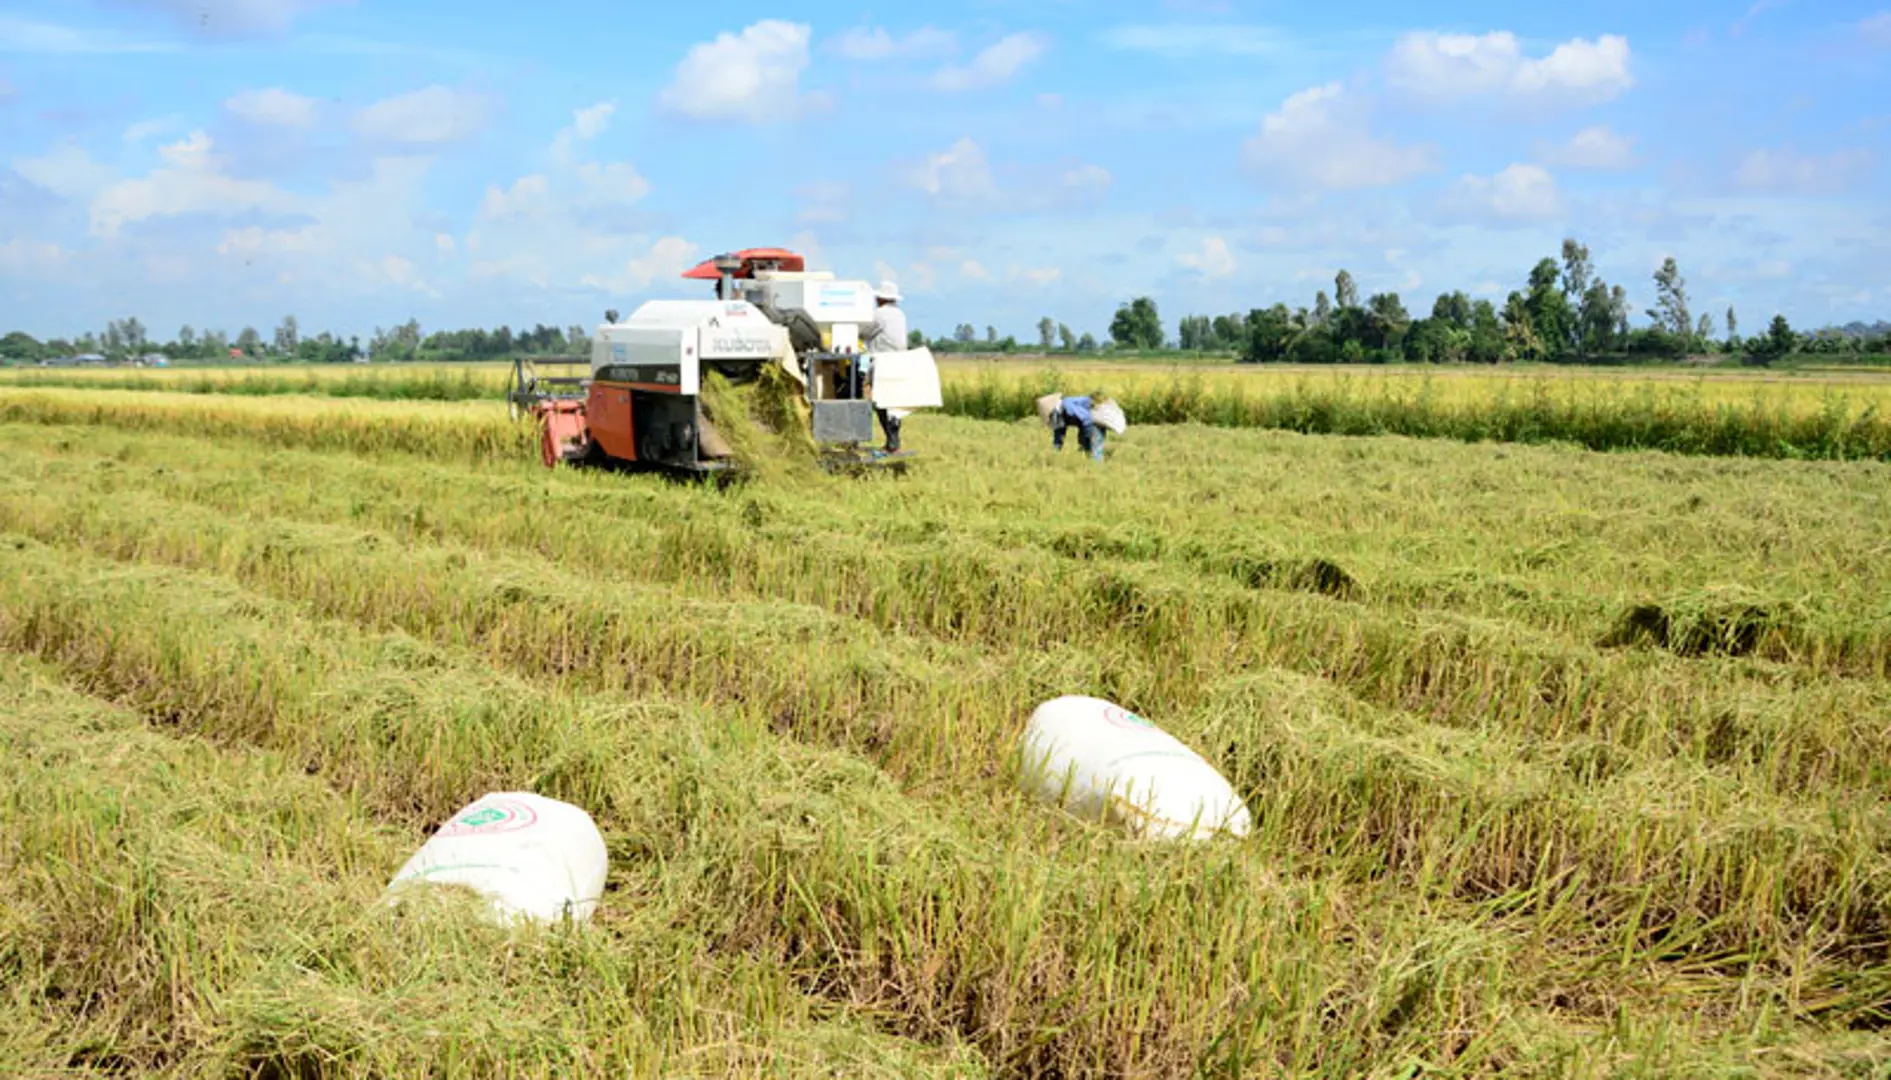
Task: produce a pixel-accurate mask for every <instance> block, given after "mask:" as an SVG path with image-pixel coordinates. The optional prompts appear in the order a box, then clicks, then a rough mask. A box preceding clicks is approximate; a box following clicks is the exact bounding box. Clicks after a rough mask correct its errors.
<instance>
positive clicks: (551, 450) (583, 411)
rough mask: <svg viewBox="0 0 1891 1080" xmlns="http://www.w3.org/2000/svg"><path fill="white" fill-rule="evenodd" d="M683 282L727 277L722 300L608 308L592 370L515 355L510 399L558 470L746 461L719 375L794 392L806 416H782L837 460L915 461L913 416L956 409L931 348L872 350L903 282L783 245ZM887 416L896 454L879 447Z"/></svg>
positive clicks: (702, 467) (828, 459)
mask: <svg viewBox="0 0 1891 1080" xmlns="http://www.w3.org/2000/svg"><path fill="white" fill-rule="evenodd" d="M683 277H684V278H686V279H689V280H696V281H707V282H713V283H714V299H704V300H652V301H650V302H648V303H646V304H644V305H643V306H642V307H639V308H638V309H637V310H636V311H634V312H632V313H631V315H630V317H629V318H628V319H624V320H622V321H621V322H620V321H619V320H618V318H617V313H616V312H615V311H612V312H608V313H606V315H605V322H604V323H603V324H602V325H600V326H599V327H598V328H597V330H596V332H595V333H594V334H593V335H592V338H591V356H590V369H591V370H590V375H589V377H565V378H557V377H544V376H540V375H539V374H538V373H537V371H536V369H535V368H533V367H532V366H530V365H529V364H528V363H527V362H526V361H524V360H518V361H515V362H514V364H513V376H512V385H511V387H510V389H509V390H508V393H507V400H508V402H509V403H510V407H511V410H512V416H513V418H514V419H515V420H516V419H519V418H521V417H522V416H525V415H530V416H531V417H533V419H534V420H535V422H536V423H537V425H538V427H539V435H540V448H541V452H542V455H543V458H544V461H545V464H546V465H548V466H555V465H557V464H558V463H560V462H566V463H571V464H579V463H585V464H612V463H643V464H646V465H653V466H659V467H664V468H669V469H677V470H684V471H688V472H717V471H722V470H728V469H732V468H736V467H738V465H739V462H738V460H737V454H736V450H735V447H734V446H732V445H731V439H730V438H729V437H728V436H729V434H731V433H729V432H725V431H724V430H722V429H721V428H719V426H718V425H719V424H720V425H723V426H724V427H726V426H729V425H731V424H734V423H738V422H741V421H740V420H738V418H735V417H729V416H716V415H713V414H714V413H715V412H716V407H715V405H714V404H713V403H712V402H711V401H706V400H705V396H704V395H705V388H706V387H707V386H708V384H709V383H710V382H711V381H714V380H726V382H727V384H729V385H730V386H731V387H751V386H756V385H758V384H760V385H766V386H773V387H775V388H777V389H782V388H786V389H787V390H789V391H791V392H790V393H787V394H786V397H788V398H789V399H790V404H791V405H792V409H791V410H788V411H790V412H791V413H792V415H791V416H788V417H780V416H778V417H775V418H774V422H775V423H776V424H777V425H780V424H794V425H798V426H801V427H804V428H805V431H804V432H796V433H794V434H798V435H799V434H804V435H806V436H808V437H809V438H811V440H812V443H813V444H814V445H815V446H816V447H817V448H818V451H819V455H820V458H821V460H822V462H823V463H824V464H827V465H829V466H830V467H832V466H836V465H864V466H884V465H904V463H905V462H906V460H907V459H909V458H910V457H911V454H910V452H908V451H905V450H903V449H901V447H900V444H899V421H900V419H901V418H903V417H904V416H905V415H906V414H907V413H909V412H911V411H913V410H915V409H924V408H937V407H939V406H940V405H941V404H943V402H942V400H941V397H940V391H939V371H938V367H937V365H936V364H935V362H934V360H933V356H932V352H931V351H930V350H928V349H925V348H919V349H908V348H906V342H904V341H899V342H897V343H896V344H893V345H892V347H888V345H889V343H884V342H875V343H873V346H872V348H865V347H863V346H864V344H865V342H866V338H867V335H869V334H870V333H871V332H872V331H873V329H874V328H875V325H876V321H875V309H876V306H877V305H878V304H879V303H880V302H881V300H882V297H883V296H885V295H887V294H888V293H889V290H887V289H886V288H885V287H883V288H882V289H881V290H875V289H874V288H873V287H872V286H871V285H869V284H868V283H867V282H864V281H845V280H840V279H837V278H836V277H835V276H834V275H833V274H832V273H831V272H827V271H811V270H808V269H807V268H806V263H805V260H803V258H802V257H801V256H800V255H797V254H795V253H794V252H792V251H785V250H782V249H780V248H756V249H750V250H747V251H739V252H735V253H733V254H727V255H720V256H717V257H716V258H714V259H711V260H709V261H707V262H705V263H703V264H701V265H700V266H697V267H694V268H693V269H691V270H689V271H687V272H686V273H684V274H683ZM891 295H893V296H896V295H897V294H896V293H893V294H891ZM901 321H903V319H902V320H901ZM902 336H903V335H902ZM876 413H877V414H878V416H879V418H880V420H881V423H882V426H883V427H885V429H886V434H887V445H886V447H885V448H884V449H875V448H873V446H872V443H873V428H874V419H875V415H876ZM783 434H788V433H783ZM803 441H805V440H803Z"/></svg>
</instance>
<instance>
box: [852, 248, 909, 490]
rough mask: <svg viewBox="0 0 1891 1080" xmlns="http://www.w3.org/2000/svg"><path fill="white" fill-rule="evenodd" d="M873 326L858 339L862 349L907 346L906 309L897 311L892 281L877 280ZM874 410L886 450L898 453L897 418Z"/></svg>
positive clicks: (889, 349) (895, 349)
mask: <svg viewBox="0 0 1891 1080" xmlns="http://www.w3.org/2000/svg"><path fill="white" fill-rule="evenodd" d="M873 296H874V299H875V300H876V301H878V302H877V303H876V304H875V305H874V312H873V326H872V327H871V328H870V329H869V330H868V331H867V337H866V340H864V341H862V342H861V346H860V347H861V351H862V352H865V353H868V354H869V355H871V354H873V353H880V352H904V351H906V348H907V336H906V312H904V311H902V310H900V287H899V286H898V285H895V284H894V283H893V282H891V281H885V282H881V283H880V288H879V289H878V290H877V291H875V292H874V294H873ZM873 411H874V413H875V414H876V415H878V416H879V417H880V430H882V431H884V432H886V449H887V452H888V453H898V452H899V448H900V418H899V417H897V416H894V415H893V414H892V413H889V412H887V411H886V410H885V409H882V408H880V407H879V406H877V405H876V406H875V407H874V409H873Z"/></svg>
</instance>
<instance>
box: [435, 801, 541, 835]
mask: <svg viewBox="0 0 1891 1080" xmlns="http://www.w3.org/2000/svg"><path fill="white" fill-rule="evenodd" d="M537 822H538V814H537V813H535V812H534V811H533V810H532V808H531V807H530V806H527V805H526V804H524V803H522V802H518V801H515V800H512V799H499V800H495V801H493V802H489V803H487V804H486V805H484V806H481V807H479V808H478V809H475V810H469V811H467V812H466V813H464V814H461V815H460V816H459V817H457V818H454V819H453V820H452V821H449V822H447V824H446V826H445V827H444V828H442V829H441V830H440V835H441V836H478V835H484V836H490V835H492V834H493V833H508V832H517V831H518V830H520V829H529V828H531V827H532V826H533V825H534V824H537Z"/></svg>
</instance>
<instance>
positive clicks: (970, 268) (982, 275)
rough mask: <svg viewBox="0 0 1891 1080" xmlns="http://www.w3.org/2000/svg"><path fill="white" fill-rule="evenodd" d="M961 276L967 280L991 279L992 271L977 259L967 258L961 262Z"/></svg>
mask: <svg viewBox="0 0 1891 1080" xmlns="http://www.w3.org/2000/svg"><path fill="white" fill-rule="evenodd" d="M959 276H960V277H962V278H965V279H966V280H967V281H990V280H991V271H990V270H987V269H985V265H984V264H983V263H981V262H979V261H978V260H977V259H967V260H965V261H964V262H962V263H960V264H959Z"/></svg>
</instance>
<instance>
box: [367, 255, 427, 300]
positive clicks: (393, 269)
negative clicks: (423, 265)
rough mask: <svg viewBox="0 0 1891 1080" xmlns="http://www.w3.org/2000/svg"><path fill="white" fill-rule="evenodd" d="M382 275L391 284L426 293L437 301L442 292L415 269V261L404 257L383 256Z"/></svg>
mask: <svg viewBox="0 0 1891 1080" xmlns="http://www.w3.org/2000/svg"><path fill="white" fill-rule="evenodd" d="M380 269H381V275H382V277H384V278H386V279H387V281H388V283H389V284H393V285H404V286H406V287H407V288H410V289H412V290H414V291H415V292H418V293H425V294H426V295H428V296H431V297H435V298H436V299H437V298H438V297H439V296H440V295H441V294H440V290H439V289H436V288H434V287H433V285H432V284H431V283H429V282H428V281H427V279H426V278H424V277H421V276H420V272H419V271H418V270H417V269H416V268H415V267H414V261H413V260H412V259H409V258H407V257H405V256H402V255H394V254H388V255H383V256H381V266H380Z"/></svg>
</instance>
